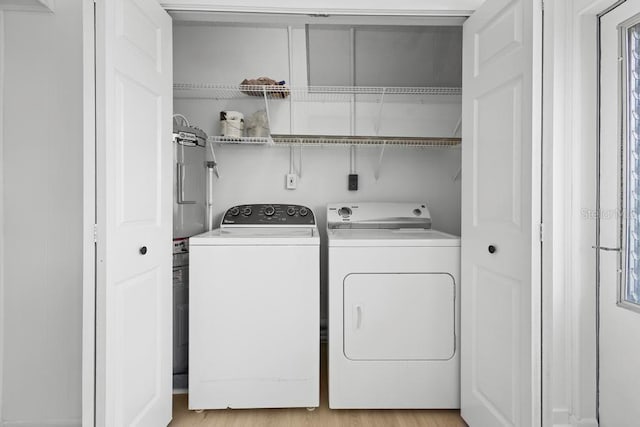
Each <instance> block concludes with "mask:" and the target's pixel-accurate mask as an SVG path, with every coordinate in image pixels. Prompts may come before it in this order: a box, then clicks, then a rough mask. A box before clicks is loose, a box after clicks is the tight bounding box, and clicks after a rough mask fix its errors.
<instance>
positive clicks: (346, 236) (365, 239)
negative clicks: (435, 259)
mask: <svg viewBox="0 0 640 427" xmlns="http://www.w3.org/2000/svg"><path fill="white" fill-rule="evenodd" d="M327 236H328V242H329V246H330V247H337V246H377V247H387V246H413V247H415V246H420V247H431V246H435V247H444V246H450V247H460V237H459V236H454V235H453V234H448V233H444V232H442V231H437V230H423V229H398V230H385V229H377V230H363V229H335V230H328V231H327Z"/></svg>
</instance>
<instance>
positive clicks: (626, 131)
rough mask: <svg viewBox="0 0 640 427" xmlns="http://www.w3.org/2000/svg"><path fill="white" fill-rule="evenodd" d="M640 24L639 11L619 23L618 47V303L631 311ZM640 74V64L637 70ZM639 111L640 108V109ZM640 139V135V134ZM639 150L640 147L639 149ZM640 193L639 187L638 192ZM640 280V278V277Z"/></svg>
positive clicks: (636, 308)
mask: <svg viewBox="0 0 640 427" xmlns="http://www.w3.org/2000/svg"><path fill="white" fill-rule="evenodd" d="M639 24H640V15H636V16H634V17H632V18H630V19H628V20H627V21H625V22H623V23H621V24H620V25H619V26H618V49H619V51H618V52H619V58H621V60H620V61H619V64H620V65H619V75H620V79H619V81H620V84H619V93H618V100H619V108H620V110H619V118H618V120H619V121H620V126H619V127H618V129H619V131H620V137H619V141H620V150H619V152H620V159H619V165H620V168H619V169H620V175H619V183H620V184H619V187H620V194H619V196H620V206H621V208H622V209H621V211H620V212H619V213H618V217H619V218H620V236H619V241H620V248H621V250H620V252H619V276H618V277H619V280H618V290H617V306H618V307H621V308H625V309H628V310H631V311H635V312H638V313H640V303H635V302H633V301H631V300H629V299H627V290H628V288H629V283H630V281H629V280H628V273H629V258H630V257H629V251H628V248H629V234H628V230H629V228H630V227H629V225H630V222H631V221H632V220H633V219H634V218H635V217H637V216H638V215H639V214H640V212H635V210H630V209H629V199H630V197H629V192H628V183H629V173H630V159H631V157H630V153H629V151H630V150H629V147H630V145H631V141H632V138H633V136H632V130H631V126H630V123H631V114H632V112H631V97H632V94H631V92H630V91H629V90H628V89H629V81H630V80H629V79H630V73H629V67H630V62H631V61H630V57H631V54H630V53H631V52H630V49H631V46H630V44H629V33H630V30H631V28H633V27H634V26H636V25H639ZM638 72H639V74H640V68H639V70H638ZM639 113H640V111H639ZM638 141H639V142H640V136H639V138H638ZM638 151H639V152H640V149H639V150H638ZM638 172H639V173H640V167H639V168H638ZM638 195H639V196H640V191H639V192H638ZM637 222H639V224H638V228H639V229H640V218H639V220H638V221H637ZM639 255H640V254H639ZM639 282H640V280H639Z"/></svg>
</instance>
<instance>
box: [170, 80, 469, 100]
mask: <svg viewBox="0 0 640 427" xmlns="http://www.w3.org/2000/svg"><path fill="white" fill-rule="evenodd" d="M461 93H462V88H459V87H373V86H298V87H296V86H292V87H289V86H286V85H283V86H275V85H274V86H261V85H220V84H207V83H174V85H173V94H174V97H176V98H202V99H252V98H258V99H259V98H265V97H266V98H269V99H292V100H295V101H332V100H335V101H348V100H351V99H352V96H353V95H369V97H363V100H366V99H367V98H373V99H374V100H378V99H379V98H380V97H382V96H387V95H410V96H457V95H460V94H461Z"/></svg>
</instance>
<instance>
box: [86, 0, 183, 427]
mask: <svg viewBox="0 0 640 427" xmlns="http://www.w3.org/2000/svg"><path fill="white" fill-rule="evenodd" d="M95 17H96V18H95V24H96V32H95V34H96V50H95V61H96V128H97V132H96V175H97V179H96V181H97V186H96V194H97V203H96V210H97V243H96V244H97V248H96V249H97V266H96V359H95V360H96V396H95V402H96V425H97V426H107V427H112V426H113V427H115V426H130V425H136V426H139V427H143V426H149V427H158V426H163V425H167V424H168V423H169V422H170V421H171V410H172V402H171V396H172V389H171V373H172V367H171V354H172V351H171V349H172V346H171V343H172V335H171V330H172V304H171V298H172V286H171V231H172V228H171V221H172V170H173V167H172V164H173V159H172V157H173V156H172V154H173V151H172V143H171V138H172V135H171V132H172V129H171V114H172V109H173V106H172V103H173V99H172V80H173V72H172V59H171V58H172V33H171V25H172V24H171V18H170V17H169V15H168V14H167V13H166V12H165V11H164V10H163V9H162V8H161V7H160V5H159V4H158V2H157V1H156V0H98V1H97V3H96V14H95Z"/></svg>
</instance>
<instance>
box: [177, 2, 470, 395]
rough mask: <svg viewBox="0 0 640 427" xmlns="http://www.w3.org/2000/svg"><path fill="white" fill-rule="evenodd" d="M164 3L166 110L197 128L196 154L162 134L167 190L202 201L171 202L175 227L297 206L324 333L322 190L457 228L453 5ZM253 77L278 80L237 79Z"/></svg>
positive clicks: (184, 305)
mask: <svg viewBox="0 0 640 427" xmlns="http://www.w3.org/2000/svg"><path fill="white" fill-rule="evenodd" d="M171 15H172V18H173V80H174V100H173V112H174V114H179V115H181V116H183V117H184V118H186V119H187V120H188V123H189V124H190V125H191V126H195V127H198V128H200V129H201V130H202V131H204V133H205V134H206V136H207V142H206V144H203V145H204V146H203V147H200V149H199V150H198V154H197V155H196V157H195V160H194V159H193V158H192V160H189V161H187V160H185V159H186V158H185V157H184V152H185V151H186V150H187V148H186V147H184V146H181V145H180V144H175V143H174V153H175V155H176V156H177V157H176V162H177V163H182V165H181V166H179V167H178V166H177V165H176V164H174V167H175V172H174V184H175V188H174V201H176V200H177V198H178V197H179V196H181V197H182V196H185V194H186V199H188V198H189V191H195V192H196V193H198V194H199V195H200V196H202V197H200V199H201V200H202V201H203V202H202V203H195V204H194V203H180V204H178V203H175V204H174V239H183V238H187V237H190V236H192V235H194V234H198V233H199V232H201V231H204V230H205V229H206V228H207V227H208V225H207V218H210V222H211V224H212V226H213V227H217V226H219V224H220V221H221V218H222V215H223V214H224V212H225V211H226V210H227V209H228V208H230V207H232V206H236V205H242V204H251V203H285V204H297V205H304V206H308V207H309V208H311V209H312V210H313V212H314V213H315V216H316V219H317V225H318V228H319V230H320V238H321V251H320V254H321V264H320V284H321V285H320V289H321V292H320V294H321V296H320V301H321V310H320V317H321V337H322V339H323V340H326V330H327V320H326V319H327V273H326V271H327V245H326V243H327V235H326V209H327V204H329V203H336V202H345V201H348V202H382V201H384V202H408V201H419V202H426V203H427V205H428V208H429V211H430V213H431V217H432V222H433V226H434V228H437V229H438V230H442V231H445V232H448V233H451V234H455V235H459V234H460V216H461V185H460V173H461V170H460V169H461V154H460V136H461V129H460V128H461V86H462V22H463V21H464V19H463V18H448V17H442V18H417V17H416V18H408V17H407V18H402V17H394V18H390V17H355V16H352V17H349V16H345V17H320V16H291V15H290V16H271V15H249V14H247V15H243V14H230V13H227V14H224V13H199V12H171ZM262 77H266V78H268V79H271V80H272V81H273V82H272V83H274V84H279V87H278V88H277V89H275V90H261V89H260V88H254V87H253V86H251V87H243V86H242V84H243V82H244V84H249V85H253V84H261V83H264V82H265V81H266V80H258V79H260V78H262ZM245 79H246V81H245ZM223 112H224V113H223ZM236 113H240V114H241V117H242V122H243V129H242V130H238V129H236V128H234V126H235V123H237V122H239V121H240V120H239V119H237V118H235V116H234V115H235V114H236ZM221 119H222V120H221ZM176 121H179V122H180V124H184V123H183V122H182V117H179V118H177V119H176ZM175 123H176V122H175V121H174V127H175ZM213 161H215V168H216V170H215V171H214V170H213V163H211V162H213ZM207 162H208V163H207ZM208 173H209V175H208V176H209V177H210V178H209V183H208V184H207V182H206V177H207V174H208ZM178 174H180V175H181V176H180V177H178V176H177V175H178ZM349 175H357V176H358V178H357V190H352V189H351V190H350V187H349ZM292 176H294V177H295V178H294V181H295V183H294V184H291V183H290V182H289V180H290V179H291V177H292ZM177 181H181V182H180V183H179V184H178V182H177ZM196 181H197V182H199V183H195V184H194V183H193V182H196ZM194 188H195V189H196V190H193V189H194ZM185 191H186V193H185V194H178V193H179V192H183V193H184V192H185ZM204 193H207V194H204ZM187 201H189V200H187ZM207 204H209V205H210V212H209V213H207V206H206V205H207ZM208 215H209V216H208ZM174 243H175V240H174ZM183 258H184V259H183V260H178V261H177V263H176V255H174V389H176V390H185V389H186V384H187V383H186V381H187V378H186V373H187V371H188V363H187V360H188V350H187V349H188V275H187V271H188V268H187V267H186V266H187V262H188V261H186V258H187V257H186V256H184V255H183ZM239 262H241V261H240V260H239ZM239 268H242V266H241V264H239Z"/></svg>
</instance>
